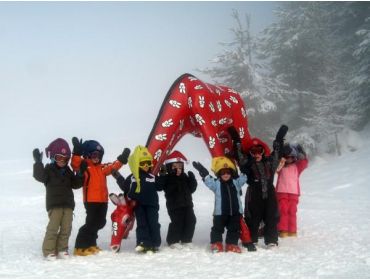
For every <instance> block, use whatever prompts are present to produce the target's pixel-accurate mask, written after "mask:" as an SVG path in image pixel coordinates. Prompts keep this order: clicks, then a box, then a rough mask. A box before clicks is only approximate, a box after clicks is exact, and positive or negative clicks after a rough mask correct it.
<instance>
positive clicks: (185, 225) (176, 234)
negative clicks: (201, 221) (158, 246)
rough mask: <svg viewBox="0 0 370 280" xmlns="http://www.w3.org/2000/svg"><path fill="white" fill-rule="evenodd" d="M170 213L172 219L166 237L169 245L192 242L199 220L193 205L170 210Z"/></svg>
mask: <svg viewBox="0 0 370 280" xmlns="http://www.w3.org/2000/svg"><path fill="white" fill-rule="evenodd" d="M168 215H169V216H170V219H171V222H170V224H169V225H168V232H167V238H166V241H167V243H168V245H171V244H174V243H179V242H181V243H190V242H192V240H193V235H194V230H195V224H196V222H197V219H196V217H195V214H194V209H193V207H181V208H176V209H172V210H168Z"/></svg>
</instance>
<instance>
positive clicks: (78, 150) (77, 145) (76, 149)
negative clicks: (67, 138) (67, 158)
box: [72, 137, 83, 156]
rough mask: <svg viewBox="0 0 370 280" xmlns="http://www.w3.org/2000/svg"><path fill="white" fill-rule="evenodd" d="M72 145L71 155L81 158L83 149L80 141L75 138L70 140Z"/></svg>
mask: <svg viewBox="0 0 370 280" xmlns="http://www.w3.org/2000/svg"><path fill="white" fill-rule="evenodd" d="M72 144H73V151H72V153H73V154H75V155H76V156H81V155H82V152H83V149H82V139H80V140H78V138H77V137H73V138H72Z"/></svg>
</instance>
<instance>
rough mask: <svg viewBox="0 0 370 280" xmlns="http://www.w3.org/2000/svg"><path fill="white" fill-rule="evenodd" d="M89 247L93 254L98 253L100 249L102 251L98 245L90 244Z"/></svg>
mask: <svg viewBox="0 0 370 280" xmlns="http://www.w3.org/2000/svg"><path fill="white" fill-rule="evenodd" d="M89 249H90V250H91V251H93V252H94V254H98V253H100V252H101V251H103V250H102V249H100V248H99V247H98V246H91V247H89Z"/></svg>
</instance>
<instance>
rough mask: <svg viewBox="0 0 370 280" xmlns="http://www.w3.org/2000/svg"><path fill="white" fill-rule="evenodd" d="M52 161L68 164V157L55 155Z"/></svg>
mask: <svg viewBox="0 0 370 280" xmlns="http://www.w3.org/2000/svg"><path fill="white" fill-rule="evenodd" d="M54 160H55V161H56V162H63V163H65V162H68V161H69V157H68V156H65V155H61V154H56V155H55V156H54Z"/></svg>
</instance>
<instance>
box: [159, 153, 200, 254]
mask: <svg viewBox="0 0 370 280" xmlns="http://www.w3.org/2000/svg"><path fill="white" fill-rule="evenodd" d="M186 162H187V159H186V157H185V156H184V155H183V154H182V153H180V152H179V151H173V152H172V153H171V154H169V155H168V156H167V158H166V159H165V161H164V164H165V166H166V170H165V171H166V174H165V175H164V174H163V175H162V176H161V179H162V178H164V180H163V179H162V180H163V181H162V182H163V183H162V184H163V190H164V193H165V197H166V207H167V212H168V215H169V216H170V219H171V222H170V224H169V226H168V232H167V238H166V241H167V243H168V245H169V246H170V247H171V248H177V249H182V248H183V247H185V248H191V247H192V240H193V235H194V230H195V224H196V217H195V214H194V204H193V197H192V194H193V193H194V192H195V190H196V188H197V185H198V183H197V180H196V179H195V176H194V173H193V172H191V171H188V173H187V174H186V173H185V172H184V164H185V163H186Z"/></svg>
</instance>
